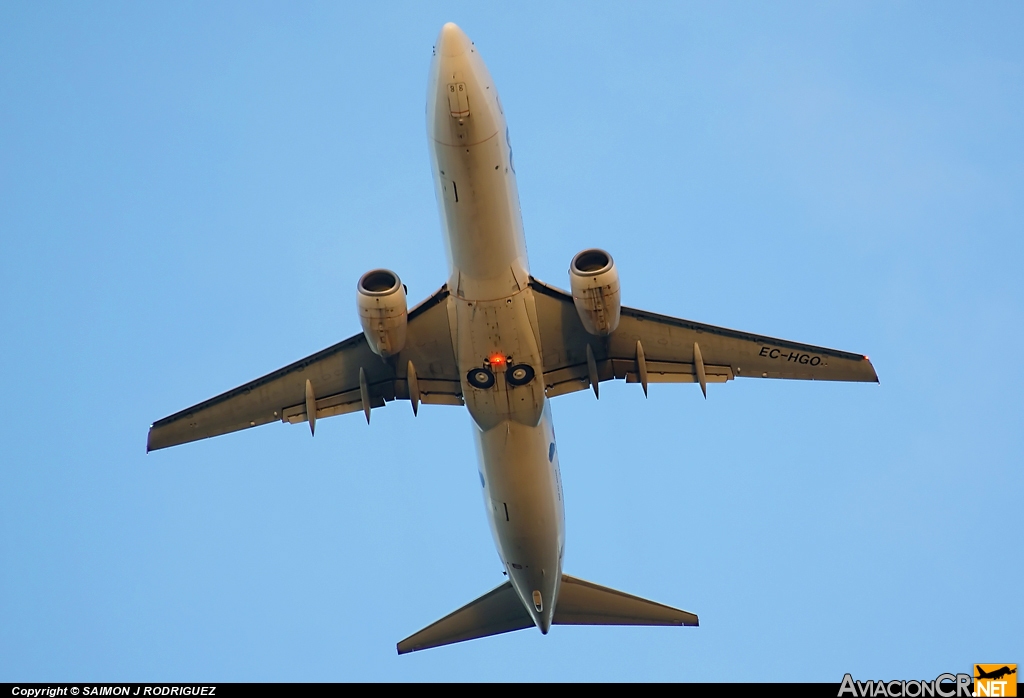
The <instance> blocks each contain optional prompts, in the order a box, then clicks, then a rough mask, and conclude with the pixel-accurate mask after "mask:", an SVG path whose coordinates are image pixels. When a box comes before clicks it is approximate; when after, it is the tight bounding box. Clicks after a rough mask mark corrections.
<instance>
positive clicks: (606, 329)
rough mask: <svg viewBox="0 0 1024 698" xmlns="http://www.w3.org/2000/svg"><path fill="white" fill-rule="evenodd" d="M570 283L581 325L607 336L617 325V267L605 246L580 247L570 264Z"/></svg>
mask: <svg viewBox="0 0 1024 698" xmlns="http://www.w3.org/2000/svg"><path fill="white" fill-rule="evenodd" d="M569 285H570V287H571V288H572V301H573V303H574V304H575V305H576V312H577V313H579V316H580V320H581V321H582V322H583V327H584V329H586V330H587V332H589V333H590V334H593V335H597V336H599V337H607V336H608V335H610V334H611V333H612V332H614V331H615V328H616V327H618V326H619V310H620V308H621V307H622V306H621V294H620V293H619V271H618V270H617V269H616V268H615V261H614V260H613V259H612V256H611V255H610V254H608V253H607V252H605V251H604V250H598V249H591V250H583V251H582V252H580V253H579V254H578V255H576V256H575V257H573V258H572V263H571V264H570V265H569Z"/></svg>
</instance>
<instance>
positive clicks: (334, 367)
mask: <svg viewBox="0 0 1024 698" xmlns="http://www.w3.org/2000/svg"><path fill="white" fill-rule="evenodd" d="M447 298H448V288H447V286H443V287H441V289H440V290H439V291H437V293H435V294H434V295H432V296H431V297H430V298H428V299H427V300H425V301H423V302H422V303H420V304H419V305H418V306H416V307H415V308H413V309H412V310H411V311H409V324H408V330H407V335H406V345H405V348H404V349H403V350H402V351H401V353H399V355H398V356H397V357H392V358H391V359H389V360H387V361H385V360H383V359H381V358H380V357H379V356H377V355H376V354H374V353H373V352H372V351H371V350H370V346H369V345H368V344H367V342H366V338H365V337H364V336H363V335H362V334H358V335H356V336H354V337H349V338H348V339H346V340H345V341H343V342H340V343H338V344H335V345H334V346H332V347H328V348H326V349H324V350H323V351H319V352H317V353H316V354H313V355H312V356H307V357H306V358H304V359H301V360H300V361H296V362H295V363H293V364H291V365H289V366H285V367H284V368H282V369H279V370H277V371H274V372H273V373H269V374H267V375H265V376H263V377H262V378H257V379H256V380H254V381H252V382H250V383H246V384H245V385H241V386H239V387H237V388H235V389H234V390H229V391H228V392H226V393H224V394H222V395H218V396H217V397H214V398H210V399H209V400H207V401H206V402H201V403H199V404H198V405H194V406H192V407H189V408H188V409H185V410H182V411H181V412H178V413H177V414H173V415H171V416H170V417H165V418H164V419H161V420H160V421H158V422H156V423H154V424H153V426H151V427H150V429H149V439H148V442H147V444H146V450H147V451H155V450H157V449H161V448H167V447H168V446H176V445H178V444H183V443H188V442H189V441H198V440H199V439H206V438H209V437H211V436H219V435H221V434H227V433H229V432H232V431H238V430H240V429H248V428H250V427H255V426H259V425H261V424H268V423H270V422H276V421H282V422H289V423H292V424H294V423H297V422H306V421H309V420H308V415H307V410H306V406H307V404H310V405H312V404H314V403H315V405H316V408H315V409H316V413H315V418H314V423H315V419H318V418H323V417H331V416H334V415H338V414H345V413H347V412H358V411H361V410H363V411H365V413H366V419H367V421H369V419H370V408H373V407H383V406H384V404H385V403H386V402H389V401H391V400H395V399H396V398H397V399H409V381H408V378H409V376H408V366H409V362H410V361H411V362H412V363H413V366H414V370H415V375H416V384H417V385H418V387H419V393H420V400H421V401H422V402H424V403H427V404H443V405H461V404H463V401H462V388H461V386H460V383H459V370H458V365H457V364H456V362H455V355H454V353H453V352H452V340H451V334H450V331H449V325H448V311H447V307H446V306H447V304H446V303H445V301H446V300H447ZM361 376H362V380H361ZM307 381H309V387H310V391H309V394H307ZM364 397H365V402H364ZM307 398H309V399H307Z"/></svg>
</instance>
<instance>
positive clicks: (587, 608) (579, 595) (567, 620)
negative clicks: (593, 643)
mask: <svg viewBox="0 0 1024 698" xmlns="http://www.w3.org/2000/svg"><path fill="white" fill-rule="evenodd" d="M552 622H553V623H554V624H555V625H691V626H695V625H698V624H699V623H698V622H697V616H696V614H693V613H689V612H687V611H681V610H679V609H678V608H672V607H671V606H666V605H664V604H660V603H656V602H654V601H648V600H647V599H642V598H640V597H639V596H633V595H632V594H626V593H624V592H621V591H616V590H615V589H609V588H608V587H603V586H600V585H597V584H594V583H592V582H587V581H584V580H582V579H577V578H575V577H570V576H569V575H567V574H563V575H562V586H561V588H560V589H559V591H558V606H556V607H555V617H554V618H553V619H552Z"/></svg>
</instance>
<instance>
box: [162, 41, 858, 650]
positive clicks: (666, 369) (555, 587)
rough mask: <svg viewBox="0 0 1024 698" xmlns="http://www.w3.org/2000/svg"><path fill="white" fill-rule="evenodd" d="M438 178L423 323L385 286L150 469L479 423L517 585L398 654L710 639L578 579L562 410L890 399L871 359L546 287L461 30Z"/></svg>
mask: <svg viewBox="0 0 1024 698" xmlns="http://www.w3.org/2000/svg"><path fill="white" fill-rule="evenodd" d="M427 135H428V138H429V144H430V160H431V170H432V172H433V177H434V185H435V191H436V195H437V201H438V208H439V212H440V217H441V224H442V227H443V229H444V240H445V243H446V253H447V258H448V269H449V275H448V279H447V282H446V283H445V284H444V285H443V286H441V288H440V289H439V290H438V291H437V292H436V293H434V294H433V295H432V296H430V297H429V298H427V299H426V300H424V301H422V302H421V303H419V304H418V305H416V306H414V307H413V308H412V309H411V310H410V309H408V305H407V301H406V289H405V286H404V285H403V284H402V282H401V280H400V279H399V277H398V275H397V274H396V273H394V272H393V271H390V270H387V269H374V270H372V271H369V272H367V273H365V274H363V276H362V277H360V279H359V281H358V282H357V284H356V291H357V292H356V307H357V310H358V315H359V321H360V324H361V326H362V330H363V331H362V332H361V333H360V334H357V335H355V336H353V337H350V338H348V339H346V340H344V341H342V342H340V343H338V344H335V345H334V346H331V347H328V348H326V349H324V350H323V351H320V352H317V353H316V354H313V355H312V356H308V357H306V358H304V359H301V360H299V361H296V362H295V363H293V364H291V365H289V366H285V367H284V368H281V369H279V370H277V371H274V372H273V373H269V374H267V375H265V376H263V377H262V378H257V379H256V380H254V381H252V382H250V383H247V384H245V385H242V386H239V387H237V388H235V389H234V390H229V391H228V392H226V393H223V394H222V395H218V396H216V397H213V398H211V399H209V400H206V401H205V402H202V403H199V404H197V405H194V406H193V407H189V408H188V409H185V410H182V411H180V412H178V413H176V414H173V415H171V416H169V417H166V418H164V419H161V420H159V421H158V422H155V423H154V424H153V425H152V426H151V427H150V430H149V437H148V442H147V452H149V451H155V450H158V449H162V448H167V447H169V446H175V445H178V444H183V443H187V442H191V441H197V440H199V439H205V438H208V437H212V436H218V435H220V434H226V433H229V432H234V431H238V430H242V429H248V428H252V427H256V426H260V425H263V424H269V423H270V422H287V423H290V424H297V423H302V422H306V423H308V424H309V430H310V433H311V434H315V430H316V422H317V420H319V419H324V418H326V417H331V416H334V415H341V414H346V413H352V412H359V411H362V412H363V414H364V416H365V418H366V421H367V423H369V422H370V414H371V411H372V410H373V409H376V408H378V407H383V406H384V405H385V404H386V403H388V402H391V401H394V400H408V401H409V402H410V403H411V405H412V411H413V414H414V415H417V414H418V413H419V409H420V405H421V404H426V405H456V406H465V407H466V408H467V409H468V411H469V414H470V415H471V417H472V420H473V422H474V424H475V427H476V428H475V430H474V433H475V438H476V443H477V447H478V448H477V451H478V456H479V476H480V484H481V488H482V491H483V499H484V504H485V507H486V510H487V516H488V521H489V523H490V528H491V533H492V536H493V538H494V542H495V545H496V547H497V550H498V555H499V557H500V558H501V562H502V565H503V566H504V568H505V572H506V574H507V577H508V579H507V581H505V582H504V583H503V584H501V585H499V586H497V587H496V588H494V589H492V590H491V591H489V592H488V593H486V594H484V595H483V596H481V597H479V598H478V599H476V600H474V601H472V602H470V603H469V604H467V605H465V606H463V607H462V608H460V609H458V610H456V611H454V612H453V613H451V614H450V615H448V616H445V617H444V618H442V619H440V620H438V621H437V622H435V623H433V624H432V625H429V626H427V627H426V628H424V629H422V630H420V631H419V632H416V633H414V634H412V635H410V636H409V637H407V638H406V639H404V640H402V641H401V642H399V643H398V645H397V649H398V653H399V654H404V653H406V652H412V651H416V650H423V649H428V648H432V647H439V646H441V645H448V644H451V643H456V642H462V641H464V640H471V639H475V638H481V637H487V636H490V635H496V634H499V633H505V632H510V631H514V630H520V629H524V628H530V627H536V628H538V629H539V630H540V632H541V633H543V634H547V633H548V631H549V629H550V628H551V626H552V625H655V626H656V625H675V626H696V625H697V624H698V618H697V616H696V615H695V614H693V613H689V612H687V611H683V610H680V609H677V608H674V607H671V606H666V605H663V604H659V603H655V602H653V601H648V600H646V599H642V598H640V597H637V596H633V595H630V594H625V593H623V592H620V591H616V590H614V589H609V588H607V587H603V586H600V585H597V584H593V583H591V582H587V581H584V580H582V579H578V578H575V577H571V576H569V575H567V574H564V573H563V571H562V560H563V556H564V553H565V512H564V507H563V495H562V479H561V475H560V471H559V461H558V452H557V448H556V445H555V435H554V431H553V427H552V420H551V409H550V403H549V401H550V400H551V399H552V398H555V397H557V396H559V395H565V394H568V393H572V392H575V391H580V390H586V389H588V388H590V389H592V390H593V391H594V396H595V397H600V394H599V391H600V388H599V386H600V383H601V382H603V381H608V380H613V379H624V380H625V381H626V382H627V383H639V384H640V386H641V387H642V388H643V391H644V394H645V395H646V394H647V391H648V386H649V384H651V383H697V384H699V385H700V389H701V392H702V393H703V394H704V397H705V399H706V398H707V384H709V383H725V382H727V381H731V380H733V379H736V378H748V377H749V378H780V379H803V380H830V381H861V382H878V377H877V375H876V374H875V370H874V367H873V366H872V365H871V362H870V361H869V360H868V357H866V356H864V355H862V354H853V353H849V352H843V351H837V350H834V349H826V348H824V347H816V346H811V345H807V344H800V343H797V342H791V341H787V340H781V339H774V338H771V337H764V336H760V335H755V334H750V333H748V332H739V331H736V330H730V329H725V328H722V327H715V326H712V325H705V324H701V323H698V322H692V321H690V320H683V319H678V318H673V317H667V316H664V315H657V314H655V313H651V312H647V311H643V310H636V309H633V308H629V307H624V306H622V305H621V303H620V297H621V289H620V282H619V273H618V270H617V269H616V266H615V262H614V261H613V259H612V256H611V255H610V254H609V253H608V252H606V251H604V250H600V249H586V250H583V251H582V252H580V253H579V254H577V255H576V256H575V257H573V258H572V261H571V263H570V265H569V285H570V291H569V292H566V291H563V290H560V289H558V288H555V287H553V286H550V285H548V284H546V283H543V282H542V281H539V280H537V279H535V278H534V277H532V276H531V275H530V268H529V263H528V260H527V254H526V238H525V236H524V232H523V222H522V217H521V214H520V208H519V193H518V189H517V185H516V172H515V166H514V163H513V156H512V146H511V141H510V139H509V131H508V125H507V123H506V120H505V114H504V110H503V108H502V104H501V99H500V98H499V96H498V91H497V88H496V87H495V84H494V81H493V80H492V79H491V75H490V73H489V72H488V69H487V66H486V65H485V64H484V61H483V59H482V58H481V56H480V53H479V51H478V50H477V48H476V46H475V45H474V44H473V42H472V41H470V40H469V38H468V37H467V36H466V34H465V33H464V32H463V31H462V30H461V29H460V28H459V27H458V26H456V25H455V24H453V23H448V24H445V25H444V27H442V29H441V32H440V34H439V36H438V38H437V42H436V45H435V46H434V55H433V59H432V64H431V68H430V77H429V88H428V94H427Z"/></svg>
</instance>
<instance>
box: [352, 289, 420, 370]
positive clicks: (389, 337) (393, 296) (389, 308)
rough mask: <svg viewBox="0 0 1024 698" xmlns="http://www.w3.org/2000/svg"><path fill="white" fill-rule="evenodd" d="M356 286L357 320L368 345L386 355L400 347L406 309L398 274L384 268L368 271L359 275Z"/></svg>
mask: <svg viewBox="0 0 1024 698" xmlns="http://www.w3.org/2000/svg"><path fill="white" fill-rule="evenodd" d="M356 289H357V291H358V293H356V306H357V307H358V308H359V322H360V324H361V325H362V326H363V334H364V335H366V341H367V342H368V343H369V345H370V349H372V350H373V353H374V354H377V355H378V356H380V357H382V358H385V359H386V358H388V357H389V356H394V355H395V354H397V353H398V352H400V351H402V348H403V347H404V346H405V328H406V325H407V324H408V321H409V310H408V307H407V305H406V301H405V286H403V285H402V280H401V279H399V278H398V274H396V273H395V272H393V271H389V270H387V269H374V270H373V271H368V272H366V273H365V274H363V275H362V276H361V277H360V279H359V283H358V284H356Z"/></svg>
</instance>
